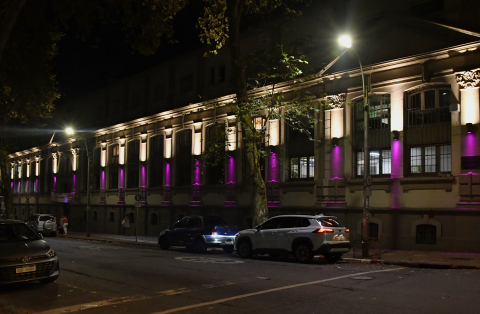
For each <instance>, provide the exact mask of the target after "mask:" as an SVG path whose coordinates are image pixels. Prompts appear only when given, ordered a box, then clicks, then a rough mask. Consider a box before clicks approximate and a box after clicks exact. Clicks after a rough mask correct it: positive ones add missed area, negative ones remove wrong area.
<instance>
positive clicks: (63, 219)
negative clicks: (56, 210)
mask: <svg viewBox="0 0 480 314" xmlns="http://www.w3.org/2000/svg"><path fill="white" fill-rule="evenodd" d="M62 223H63V234H64V235H67V229H68V218H67V216H62Z"/></svg>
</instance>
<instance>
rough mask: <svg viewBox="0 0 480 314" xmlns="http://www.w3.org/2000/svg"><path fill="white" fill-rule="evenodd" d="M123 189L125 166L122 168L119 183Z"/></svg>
mask: <svg viewBox="0 0 480 314" xmlns="http://www.w3.org/2000/svg"><path fill="white" fill-rule="evenodd" d="M118 185H119V186H120V188H121V189H123V168H122V169H120V182H119V183H118Z"/></svg>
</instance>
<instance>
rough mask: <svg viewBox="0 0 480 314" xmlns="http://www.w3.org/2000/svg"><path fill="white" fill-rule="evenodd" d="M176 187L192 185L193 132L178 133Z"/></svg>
mask: <svg viewBox="0 0 480 314" xmlns="http://www.w3.org/2000/svg"><path fill="white" fill-rule="evenodd" d="M175 146H176V147H175V156H176V164H177V166H176V179H177V180H176V185H190V184H191V183H192V131H191V130H185V131H182V132H179V133H177V138H176V145H175Z"/></svg>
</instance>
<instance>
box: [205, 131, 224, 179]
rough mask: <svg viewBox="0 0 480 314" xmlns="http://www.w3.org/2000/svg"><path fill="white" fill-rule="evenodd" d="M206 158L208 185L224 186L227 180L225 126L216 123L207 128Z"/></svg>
mask: <svg viewBox="0 0 480 314" xmlns="http://www.w3.org/2000/svg"><path fill="white" fill-rule="evenodd" d="M206 137H207V141H206V146H207V147H206V158H205V161H204V162H205V167H206V169H207V171H206V172H207V184H222V183H224V178H225V124H223V123H216V124H214V125H211V126H209V127H208V128H207V134H206Z"/></svg>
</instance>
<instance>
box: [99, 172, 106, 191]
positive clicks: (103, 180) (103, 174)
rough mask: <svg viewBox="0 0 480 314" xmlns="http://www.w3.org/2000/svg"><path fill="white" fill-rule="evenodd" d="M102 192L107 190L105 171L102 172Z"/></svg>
mask: <svg viewBox="0 0 480 314" xmlns="http://www.w3.org/2000/svg"><path fill="white" fill-rule="evenodd" d="M100 188H101V189H102V190H104V189H105V170H102V183H101V187H100Z"/></svg>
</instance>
